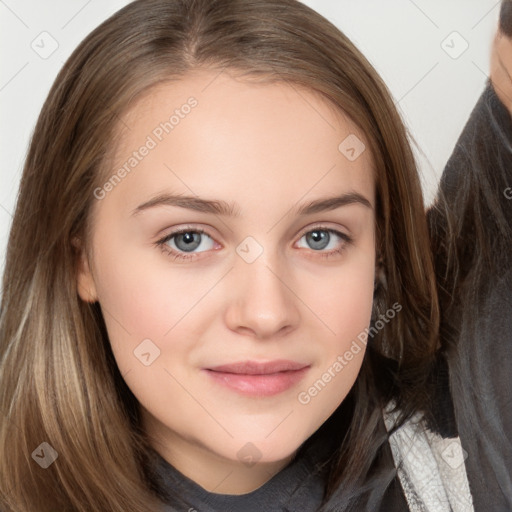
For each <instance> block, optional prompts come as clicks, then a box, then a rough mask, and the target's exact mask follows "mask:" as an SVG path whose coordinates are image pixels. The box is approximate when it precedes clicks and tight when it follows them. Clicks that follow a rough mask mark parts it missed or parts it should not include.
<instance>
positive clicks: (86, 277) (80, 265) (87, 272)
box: [71, 237, 98, 303]
mask: <svg viewBox="0 0 512 512" xmlns="http://www.w3.org/2000/svg"><path fill="white" fill-rule="evenodd" d="M71 244H72V245H73V247H74V248H75V250H76V255H77V259H76V261H77V264H76V286H77V291H78V295H79V296H80V298H81V299H82V300H83V301H84V302H90V303H93V302H96V301H97V300H98V296H97V293H96V285H95V283H94V278H93V276H92V272H91V268H90V265H89V259H88V257H87V253H86V251H85V249H84V248H83V247H82V241H81V240H80V239H79V238H77V237H75V238H73V239H72V241H71Z"/></svg>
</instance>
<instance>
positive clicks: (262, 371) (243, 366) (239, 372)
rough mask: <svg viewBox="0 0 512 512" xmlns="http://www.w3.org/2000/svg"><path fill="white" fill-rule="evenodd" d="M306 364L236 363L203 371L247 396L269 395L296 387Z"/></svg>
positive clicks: (289, 362)
mask: <svg viewBox="0 0 512 512" xmlns="http://www.w3.org/2000/svg"><path fill="white" fill-rule="evenodd" d="M309 368H310V365H308V364H304V363H299V362H295V361H287V360H277V361H268V362H258V361H240V362H236V363H231V364H224V365H220V366H214V367H211V368H204V369H203V370H204V371H205V372H206V373H207V375H208V376H209V377H210V378H211V379H212V380H213V381H214V382H216V383H218V384H220V385H222V386H224V387H227V388H228V389H231V390H232V391H235V392H237V393H240V394H243V395H249V396H255V397H257V396H260V397H263V396H272V395H277V394H279V393H283V392H284V391H286V390H288V389H290V388H291V387H293V386H295V385H297V384H298V383H299V382H300V381H301V380H302V379H303V378H304V376H305V375H306V373H307V372H308V370H309Z"/></svg>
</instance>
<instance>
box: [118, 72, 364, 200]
mask: <svg viewBox="0 0 512 512" xmlns="http://www.w3.org/2000/svg"><path fill="white" fill-rule="evenodd" d="M144 147H146V148H150V149H149V150H148V149H144ZM367 148H368V144H367V141H366V138H365V135H364V134H363V133H361V131H360V130H359V129H358V127H357V126H356V124H355V123H354V122H353V121H352V120H351V119H350V118H348V116H347V115H346V114H345V113H344V112H343V111H342V110H341V109H336V108H335V107H334V106H333V105H332V104H331V103H329V102H328V101H327V100H325V99H324V98H323V97H322V96H321V95H320V94H319V93H317V92H315V91H311V90H309V89H306V88H303V87H299V86H297V85H296V84H292V83H290V82H285V81H279V82H273V83H265V82H259V83H256V82H255V81H253V80H250V81H249V80H247V79H245V78H240V77H236V76H234V75H232V74H231V73H229V72H226V71H223V72H219V71H213V70H196V71H194V72H192V73H189V74H188V75H186V76H185V77H183V78H181V79H179V80H176V81H169V82H164V83H160V84H158V85H156V86H154V87H153V88H151V89H150V90H148V91H147V92H146V93H145V94H144V95H143V96H141V97H140V98H138V100H137V102H136V103H134V104H133V105H132V106H131V108H130V109H129V110H128V111H127V112H125V114H124V115H123V116H122V117H121V119H120V122H119V125H118V129H117V134H116V137H115V151H114V158H113V162H112V165H111V168H110V169H109V172H110V175H112V174H113V173H115V172H116V171H117V170H118V169H120V168H122V167H124V168H125V170H127V171H128V172H126V173H123V174H126V175H127V177H126V179H123V183H121V185H120V186H119V187H116V190H115V193H116V195H119V193H120V192H121V191H122V192H123V195H124V200H125V202H128V203H130V204H133V203H134V202H135V201H136V199H140V198H141V197H142V196H145V197H146V198H147V197H149V196H150V195H154V194H156V193H157V192H161V191H162V190H161V189H164V188H170V189H172V190H173V191H174V192H178V193H186V194H187V195H191V194H192V195H194V194H197V195H200V196H202V197H206V196H209V195H212V192H213V189H215V191H220V192H222V193H223V194H222V195H223V196H225V197H226V196H229V195H238V196H241V197H240V200H241V201H242V202H245V204H251V201H253V200H254V197H255V196H259V197H260V201H261V197H262V196H263V197H265V198H266V199H267V201H271V200H272V198H275V199H276V200H279V198H280V194H281V196H282V195H283V194H287V193H288V194H289V196H290V197H291V198H292V197H293V198H295V199H296V200H298V199H299V198H300V197H301V196H307V195H308V194H310V195H311V194H313V195H314V194H315V191H316V192H318V194H317V195H319V194H324V195H325V193H326V192H337V191H338V189H340V190H339V191H340V192H350V191H352V190H354V189H359V190H358V191H359V192H364V193H365V194H366V195H367V196H369V197H368V198H369V200H370V202H372V203H373V201H374V197H373V195H374V185H373V182H374V179H373V174H374V171H373V160H372V155H371V154H370V151H369V150H368V149H367ZM141 150H143V151H141ZM141 153H144V155H141ZM272 184H274V186H272ZM333 189H336V190H333ZM213 195H215V197H217V196H218V195H219V194H217V193H216V194H213ZM112 196H114V194H112ZM230 199H233V197H230ZM306 199H307V197H306ZM239 202H240V201H239ZM254 204H256V203H254Z"/></svg>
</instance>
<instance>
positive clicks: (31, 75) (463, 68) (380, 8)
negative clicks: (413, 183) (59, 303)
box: [0, 0, 500, 271]
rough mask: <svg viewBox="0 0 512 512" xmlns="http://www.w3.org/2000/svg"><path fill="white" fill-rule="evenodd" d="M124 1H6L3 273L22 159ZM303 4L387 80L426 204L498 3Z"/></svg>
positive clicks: (468, 98) (0, 82)
mask: <svg viewBox="0 0 512 512" xmlns="http://www.w3.org/2000/svg"><path fill="white" fill-rule="evenodd" d="M127 3H129V2H127V1H123V0H102V1H100V0H0V61H1V62H0V116H1V120H2V123H1V128H0V129H1V132H0V271H2V270H3V264H4V257H5V248H6V243H7V236H8V231H9V227H10V223H11V219H12V217H11V215H12V212H13V210H14V204H15V200H16V194H17V189H18V185H19V180H20V177H21V171H22V166H23V162H24V158H25V153H26V150H27V147H28V142H29V139H30V136H31V132H32V130H33V127H34V125H35V122H36V119H37V116H38V114H39V111H40V108H41V106H42V104H43V102H44V100H45V98H46V95H47V93H48V91H49V89H50V86H51V84H52V82H53V80H54V79H55V77H56V75H57V72H58V71H59V69H60V68H61V66H62V65H63V64H64V61H65V60H66V59H67V57H68V56H69V55H70V54H71V52H72V51H73V49H74V48H75V47H76V46H77V45H78V43H79V42H80V41H81V40H82V39H83V38H84V37H85V36H86V35H87V34H88V33H89V32H90V31H91V30H93V29H94V28H95V27H96V26H97V25H99V24H100V23H101V22H102V21H103V20H104V19H106V18H107V17H109V16H110V15H111V14H113V13H114V12H115V11H116V10H118V9H119V8H121V7H122V6H124V5H126V4H127ZM304 3H305V4H307V5H309V6H310V7H312V8H314V9H315V10H317V11H318V12H320V13H321V14H322V15H324V16H325V17H326V18H328V19H329V20H330V21H332V22H333V23H334V24H335V25H337V26H338V27H339V28H340V29H341V30H342V31H343V32H345V33H346V35H347V36H348V37H349V38H350V39H351V40H352V41H353V42H354V43H355V44H356V46H358V48H359V49H360V50H361V51H362V52H363V53H364V54H365V55H366V57H367V58H368V59H369V60H370V62H371V63H372V64H373V65H374V66H375V68H376V69H377V71H378V72H379V73H380V74H381V76H382V77H383V79H384V81H385V82H386V83H387V84H388V87H389V89H390V91H391V93H392V95H393V97H394V99H395V102H396V104H397V106H398V108H399V110H400V113H401V115H402V117H403V119H404V121H405V123H406V124H407V126H408V127H409V129H410V131H411V134H412V136H413V138H414V140H415V143H414V142H413V147H414V148H415V153H416V155H417V159H418V163H419V165H420V169H421V173H422V180H423V186H424V191H425V198H426V202H427V203H430V202H431V201H432V199H433V197H434V194H435V190H436V187H437V182H438V180H439V177H440V174H441V172H442V170H443V167H444V165H445V163H446V161H447V160H448V157H449V156H450V153H451V151H452V149H453V146H454V144H455V142H456V140H457V138H458V136H459V134H460V132H461V130H462V128H463V126H464V124H465V122H466V120H467V118H468V116H469V114H470V112H471V110H472V108H473V106H474V104H475V103H476V101H477V99H478V97H479V96H480V94H481V93H482V91H483V89H484V87H485V82H486V80H487V75H488V72H489V55H490V48H491V43H492V39H493V36H494V33H495V31H496V28H497V23H498V17H499V9H500V2H499V1H498V2H497V1H496V0H386V1H383V0H304ZM42 32H48V33H49V34H50V35H51V38H53V39H55V40H56V41H57V43H58V48H57V49H56V50H55V51H54V53H52V54H51V55H50V56H49V57H47V58H42V57H41V56H40V55H39V54H38V53H37V52H36V51H34V49H33V48H32V46H31V45H35V44H37V43H38V41H40V40H41V37H47V36H41V35H40V34H41V33H42ZM453 32H457V33H458V34H455V35H453ZM443 41H444V43H443ZM466 45H469V46H468V48H467V49H466V50H465V51H464V52H463V53H461V54H460V55H459V53H460V52H461V51H462V50H463V49H464V48H465V46H466ZM48 47H49V46H46V48H48ZM449 53H451V55H450V54H449ZM454 57H456V58H454Z"/></svg>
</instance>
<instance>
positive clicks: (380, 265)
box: [375, 252, 386, 289]
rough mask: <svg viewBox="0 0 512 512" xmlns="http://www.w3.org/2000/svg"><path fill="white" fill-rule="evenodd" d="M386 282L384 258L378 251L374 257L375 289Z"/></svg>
mask: <svg viewBox="0 0 512 512" xmlns="http://www.w3.org/2000/svg"><path fill="white" fill-rule="evenodd" d="M385 282H386V272H385V268H384V258H383V257H382V254H381V253H380V252H379V253H377V256H376V258H375V289H377V288H380V286H382V285H384V284H385Z"/></svg>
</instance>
